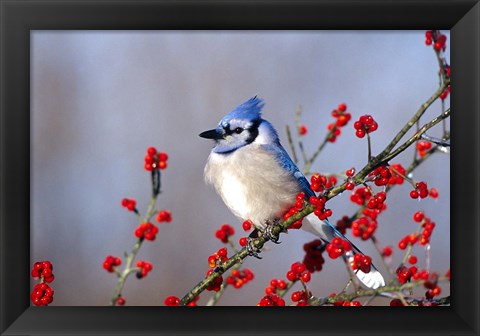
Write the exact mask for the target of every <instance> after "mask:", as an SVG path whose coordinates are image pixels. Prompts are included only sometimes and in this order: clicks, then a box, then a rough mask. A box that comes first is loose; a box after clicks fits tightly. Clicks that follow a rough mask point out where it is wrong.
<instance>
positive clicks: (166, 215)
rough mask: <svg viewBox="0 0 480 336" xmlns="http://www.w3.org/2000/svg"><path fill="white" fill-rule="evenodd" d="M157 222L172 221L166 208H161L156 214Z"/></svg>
mask: <svg viewBox="0 0 480 336" xmlns="http://www.w3.org/2000/svg"><path fill="white" fill-rule="evenodd" d="M157 221H158V222H159V223H170V222H171V221H172V214H171V213H170V211H168V210H161V211H160V212H159V213H158V215H157Z"/></svg>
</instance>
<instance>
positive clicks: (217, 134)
mask: <svg viewBox="0 0 480 336" xmlns="http://www.w3.org/2000/svg"><path fill="white" fill-rule="evenodd" d="M263 105H264V103H263V101H262V100H261V99H260V98H257V97H256V96H255V97H253V98H251V99H249V100H247V101H246V102H244V103H243V104H241V105H239V106H237V107H236V108H235V109H234V110H233V111H231V112H230V113H228V114H227V115H225V116H224V117H223V118H222V120H220V122H219V123H218V126H217V128H215V129H212V130H209V131H205V132H202V133H200V134H199V135H200V136H201V137H202V138H206V139H213V140H215V146H214V147H213V151H214V152H215V153H225V154H226V153H230V152H233V151H235V150H237V149H239V148H242V147H244V146H247V145H249V144H251V143H253V142H256V143H268V142H272V141H278V136H277V133H276V131H275V129H274V128H273V127H272V126H271V125H270V123H269V122H268V121H266V120H264V119H262V115H261V110H262V107H263Z"/></svg>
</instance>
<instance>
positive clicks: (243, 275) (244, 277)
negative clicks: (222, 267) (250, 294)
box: [225, 268, 254, 288]
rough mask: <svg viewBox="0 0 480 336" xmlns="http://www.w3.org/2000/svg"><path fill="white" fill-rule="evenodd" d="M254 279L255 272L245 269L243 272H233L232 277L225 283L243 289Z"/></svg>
mask: <svg viewBox="0 0 480 336" xmlns="http://www.w3.org/2000/svg"><path fill="white" fill-rule="evenodd" d="M253 278H254V274H253V272H252V271H251V270H250V269H248V268H245V269H243V270H238V269H236V270H233V271H232V272H231V273H230V275H229V276H228V277H227V278H226V279H225V282H226V283H227V284H229V285H232V286H233V287H235V288H242V287H243V285H245V284H246V283H248V282H249V281H252V280H253Z"/></svg>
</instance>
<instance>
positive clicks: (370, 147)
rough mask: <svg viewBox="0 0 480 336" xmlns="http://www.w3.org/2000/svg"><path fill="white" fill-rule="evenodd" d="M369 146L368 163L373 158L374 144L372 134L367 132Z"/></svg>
mask: <svg viewBox="0 0 480 336" xmlns="http://www.w3.org/2000/svg"><path fill="white" fill-rule="evenodd" d="M367 145H368V160H367V162H369V161H370V159H371V158H372V144H371V140H370V133H368V132H367Z"/></svg>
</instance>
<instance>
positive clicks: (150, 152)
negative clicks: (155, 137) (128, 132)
mask: <svg viewBox="0 0 480 336" xmlns="http://www.w3.org/2000/svg"><path fill="white" fill-rule="evenodd" d="M147 154H148V155H150V156H153V155H155V154H157V149H156V148H155V147H148V148H147Z"/></svg>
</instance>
